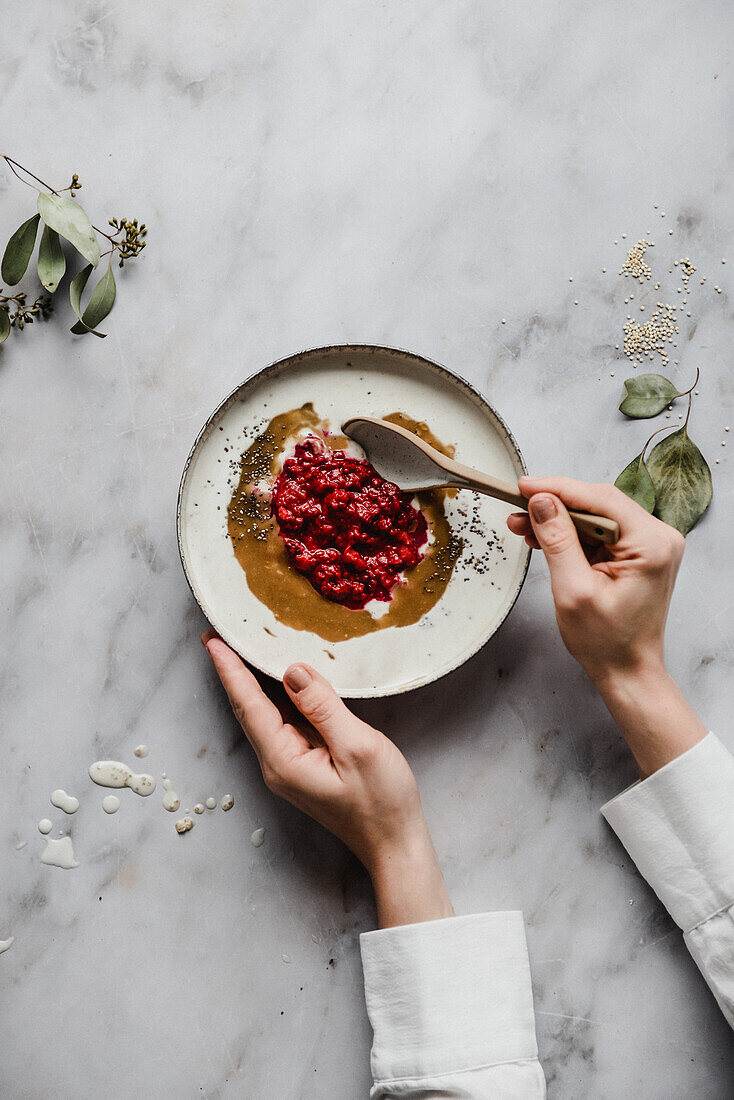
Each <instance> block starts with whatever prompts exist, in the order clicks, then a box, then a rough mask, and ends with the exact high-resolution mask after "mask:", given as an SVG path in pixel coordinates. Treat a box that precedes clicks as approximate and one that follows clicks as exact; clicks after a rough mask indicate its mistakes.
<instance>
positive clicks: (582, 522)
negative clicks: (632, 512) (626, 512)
mask: <svg viewBox="0 0 734 1100" xmlns="http://www.w3.org/2000/svg"><path fill="white" fill-rule="evenodd" d="M342 431H343V432H344V434H345V435H348V436H349V437H350V439H353V440H355V442H356V443H359V445H360V446H361V447H362V448H363V449H364V451H365V452H366V454H367V457H368V458H369V460H370V462H371V463H372V465H373V466H374V467H375V469H376V470H377V472H378V473H379V474H381V475H382V477H384V478H385V479H386V480H388V481H392V482H394V483H395V484H396V485H397V486H398V488H400V489H404V490H405V491H406V492H419V491H420V490H424V489H437V488H452V489H473V490H474V492H476V493H484V494H485V495H486V496H490V497H494V498H495V499H496V500H503V501H504V502H505V503H506V504H512V505H513V506H514V507H515V508H519V509H521V510H522V511H523V512H527V510H528V500H527V497H524V496H523V495H522V493H521V492H520V490H519V488H518V487H517V485H512V484H510V483H509V482H507V481H500V480H499V479H498V478H496V477H492V476H491V475H490V474H485V473H482V472H481V471H480V470H475V469H473V468H472V467H471V466H465V465H464V464H463V463H462V462H457V461H456V460H455V459H453V458H449V457H448V456H447V455H443V454H441V452H440V451H437V450H436V448H435V447H432V446H431V445H430V443H426V442H425V440H423V439H420V438H419V437H418V436H417V435H415V434H414V433H413V432H410V431H408V430H407V428H403V427H401V426H400V425H399V424H392V423H391V422H390V421H389V420H380V419H378V418H376V417H372V416H352V417H350V418H349V419H348V420H345V421H344V423H343V424H342ZM569 515H570V517H571V519H572V520H573V522H574V525H575V526H576V529H577V530H578V531H579V533H580V534H582V535H584V536H585V537H586V538H587V539H590V540H592V541H593V542H601V543H604V544H606V545H612V544H614V543H615V542H618V541H619V524H618V523H616V522H615V521H614V520H612V519H608V518H607V517H606V516H597V515H593V514H592V513H590V512H569Z"/></svg>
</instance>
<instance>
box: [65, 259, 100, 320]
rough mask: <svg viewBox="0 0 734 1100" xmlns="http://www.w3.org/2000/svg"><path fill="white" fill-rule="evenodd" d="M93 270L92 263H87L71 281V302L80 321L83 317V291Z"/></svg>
mask: <svg viewBox="0 0 734 1100" xmlns="http://www.w3.org/2000/svg"><path fill="white" fill-rule="evenodd" d="M93 270H94V269H93V267H92V265H91V264H87V266H86V267H83V268H82V270H81V271H80V272H79V274H78V275H75V276H74V278H73V279H72V280H71V282H70V283H69V301H70V302H71V308H72V309H73V310H74V313H76V315H77V317H78V318H79V320H80V321H81V319H82V293H83V291H84V287H85V286H86V285H87V282H88V280H89V276H90V275H91V274H92V271H93Z"/></svg>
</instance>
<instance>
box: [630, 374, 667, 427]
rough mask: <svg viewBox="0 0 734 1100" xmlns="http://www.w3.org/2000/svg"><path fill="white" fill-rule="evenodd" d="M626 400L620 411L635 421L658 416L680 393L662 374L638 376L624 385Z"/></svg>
mask: <svg viewBox="0 0 734 1100" xmlns="http://www.w3.org/2000/svg"><path fill="white" fill-rule="evenodd" d="M624 390H625V394H624V398H623V400H622V404H621V405H620V406H619V411H620V412H622V413H624V415H625V416H629V417H632V418H633V419H635V420H648V419H649V418H650V417H651V416H657V414H658V413H659V412H662V411H663V409H664V408H665V406H666V405H669V404H670V402H671V401H673V400H674V399H675V398H676V397H680V391H679V390H678V389H677V388H676V387H675V386H674V385H673V383H672V382H669V381H668V379H667V378H664V377H663V375H662V374H638V375H637V376H636V377H634V378H627V379H626V381H625V383H624Z"/></svg>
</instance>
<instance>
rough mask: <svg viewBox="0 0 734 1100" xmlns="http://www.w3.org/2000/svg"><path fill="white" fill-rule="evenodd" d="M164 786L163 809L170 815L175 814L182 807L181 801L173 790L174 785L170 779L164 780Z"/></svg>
mask: <svg viewBox="0 0 734 1100" xmlns="http://www.w3.org/2000/svg"><path fill="white" fill-rule="evenodd" d="M163 786H164V788H165V792H166V793H165V794H164V795H163V808H164V810H168V811H169V813H172V814H175V812H176V810H177V809H178V808H179V806H180V805H181V799H180V798H179V797H178V795H177V794H176V792H175V791H174V789H173V783H172V782H171V780H170V779H164V780H163Z"/></svg>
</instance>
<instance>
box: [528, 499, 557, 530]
mask: <svg viewBox="0 0 734 1100" xmlns="http://www.w3.org/2000/svg"><path fill="white" fill-rule="evenodd" d="M529 508H530V515H531V516H532V518H533V519H534V520H535V522H536V523H547V522H548V520H549V519H554V518H555V517H556V516H557V515H558V508H557V507H556V502H555V498H554V497H552V496H550V495H549V494H547V493H539V494H538V496H535V497H533V498H532V499H531V500H530V502H529Z"/></svg>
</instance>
